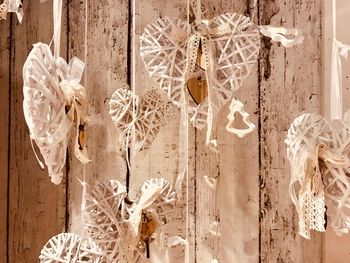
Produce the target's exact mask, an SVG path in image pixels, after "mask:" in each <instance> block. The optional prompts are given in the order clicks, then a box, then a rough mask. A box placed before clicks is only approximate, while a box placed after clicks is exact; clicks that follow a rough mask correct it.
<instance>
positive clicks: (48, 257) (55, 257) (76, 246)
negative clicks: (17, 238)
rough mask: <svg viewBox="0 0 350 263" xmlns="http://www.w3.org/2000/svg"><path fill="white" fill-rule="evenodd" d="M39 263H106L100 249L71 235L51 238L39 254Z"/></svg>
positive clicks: (91, 242) (63, 234) (62, 234)
mask: <svg viewBox="0 0 350 263" xmlns="http://www.w3.org/2000/svg"><path fill="white" fill-rule="evenodd" d="M39 260H40V262H41V263H54V262H60V263H82V262H89V263H107V262H108V261H107V260H106V257H105V256H104V254H103V252H101V249H100V248H99V247H98V246H97V245H96V244H95V243H94V242H93V241H92V240H91V239H88V238H82V237H80V236H78V235H76V234H73V233H61V234H58V235H57V236H54V237H52V238H51V239H50V240H49V241H48V242H47V243H46V245H45V246H44V247H43V249H42V250H41V252H40V256H39Z"/></svg>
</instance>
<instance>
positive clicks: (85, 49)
mask: <svg viewBox="0 0 350 263" xmlns="http://www.w3.org/2000/svg"><path fill="white" fill-rule="evenodd" d="M88 11H89V0H85V21H84V62H85V73H84V87H85V88H86V89H87V84H88V82H87V69H88V67H87V65H88V63H87V57H88V23H89V20H88V19H89V18H88V13H89V12H88ZM81 184H82V186H83V190H82V196H81V211H80V215H81V221H82V222H81V223H82V224H81V228H82V229H81V233H82V235H83V236H85V228H84V225H85V218H84V212H83V211H84V210H85V203H86V187H87V183H86V164H85V163H84V164H83V181H82V182H81Z"/></svg>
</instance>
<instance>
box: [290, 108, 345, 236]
mask: <svg viewBox="0 0 350 263" xmlns="http://www.w3.org/2000/svg"><path fill="white" fill-rule="evenodd" d="M339 125H340V126H339ZM349 128H350V126H349V122H347V121H333V122H332V123H328V122H327V121H326V120H325V119H324V118H323V117H322V116H320V115H318V114H310V113H307V114H303V115H301V116H299V117H298V118H296V119H295V120H294V122H293V123H292V125H291V127H290V129H289V130H288V135H287V139H286V140H285V142H286V144H287V146H288V147H287V156H288V159H289V160H290V162H291V182H290V188H289V193H290V196H291V199H292V201H293V203H294V204H295V206H296V209H297V212H298V215H299V233H300V235H302V236H303V237H305V238H308V239H309V238H310V230H317V231H325V223H326V220H325V214H326V204H327V215H328V216H329V218H330V221H331V225H332V227H333V229H334V230H335V231H336V232H337V233H347V232H348V230H349V229H350V224H349V222H350V221H349V220H350V218H349V216H350V214H349V212H350V211H348V207H349V204H350V203H349V202H350V177H348V176H347V175H348V174H349V172H350V170H349V169H350V161H349V151H350V133H349Z"/></svg>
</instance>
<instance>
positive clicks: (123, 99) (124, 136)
mask: <svg viewBox="0 0 350 263" xmlns="http://www.w3.org/2000/svg"><path fill="white" fill-rule="evenodd" d="M160 92H161V91H159V90H157V89H150V90H148V91H147V92H146V93H145V94H144V95H143V97H142V98H141V100H140V98H139V97H138V96H137V95H136V94H133V93H132V92H131V91H130V90H129V89H127V88H119V89H117V90H116V91H115V93H114V94H113V96H112V98H111V100H110V103H109V105H110V111H109V114H110V115H111V118H112V121H113V123H114V125H115V126H116V128H117V129H118V131H119V139H120V142H121V144H122V145H123V146H124V147H126V148H127V147H128V146H129V145H133V146H134V147H135V149H136V151H141V150H145V149H148V148H149V147H150V146H151V144H152V142H153V140H154V139H155V137H156V136H157V134H158V132H159V129H160V127H161V126H162V125H163V124H164V117H165V113H166V101H165V100H164V99H163V97H162V95H161V93H160ZM133 105H134V106H133ZM133 107H134V110H133ZM133 131H134V132H135V134H133ZM133 136H134V139H135V141H134V142H133V143H132V142H131V140H132V138H133Z"/></svg>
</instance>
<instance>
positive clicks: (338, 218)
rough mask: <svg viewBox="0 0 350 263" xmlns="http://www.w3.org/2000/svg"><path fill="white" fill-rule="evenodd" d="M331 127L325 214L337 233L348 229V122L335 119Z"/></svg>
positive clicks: (349, 127) (343, 232) (349, 200)
mask: <svg viewBox="0 0 350 263" xmlns="http://www.w3.org/2000/svg"><path fill="white" fill-rule="evenodd" d="M330 125H331V127H332V136H331V138H332V140H331V143H332V154H329V155H328V156H327V157H328V158H327V162H326V167H327V171H326V172H325V175H324V184H325V195H326V202H327V208H328V209H327V214H328V215H329V216H330V223H331V226H332V228H333V229H334V231H335V232H336V233H337V234H338V235H343V234H347V233H349V231H350V160H349V158H350V122H348V121H344V120H342V121H340V120H335V121H332V122H331V124H330Z"/></svg>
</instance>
